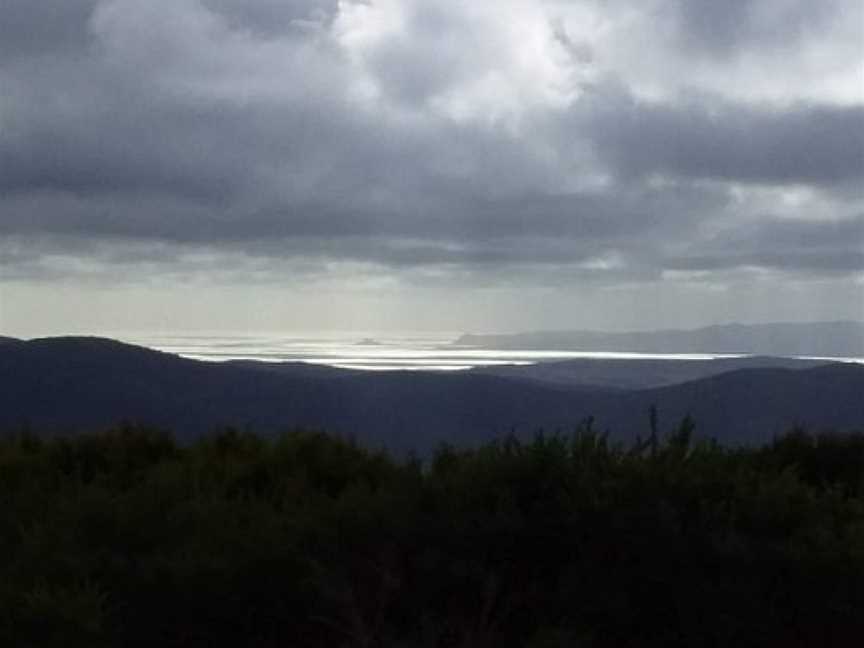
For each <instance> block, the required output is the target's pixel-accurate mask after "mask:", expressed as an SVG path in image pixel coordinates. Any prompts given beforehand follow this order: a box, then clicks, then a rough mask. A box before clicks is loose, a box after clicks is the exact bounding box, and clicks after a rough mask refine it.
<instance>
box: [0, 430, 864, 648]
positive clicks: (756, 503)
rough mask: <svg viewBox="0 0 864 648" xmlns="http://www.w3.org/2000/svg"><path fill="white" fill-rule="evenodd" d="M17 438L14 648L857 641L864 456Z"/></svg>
mask: <svg viewBox="0 0 864 648" xmlns="http://www.w3.org/2000/svg"><path fill="white" fill-rule="evenodd" d="M690 432H691V426H690V424H689V422H686V421H685V422H684V424H682V427H681V429H680V430H678V431H677V432H676V433H675V434H673V435H671V436H670V437H669V438H667V439H666V440H664V441H662V442H657V440H656V437H652V438H651V439H649V440H648V441H646V442H643V443H638V444H636V445H635V446H634V447H631V448H623V447H618V446H613V445H611V444H609V443H607V441H606V440H605V438H604V437H603V436H602V435H598V434H596V433H594V432H592V431H591V429H590V425H587V424H586V425H585V426H583V427H582V428H581V429H580V430H578V431H577V432H576V433H575V434H573V435H569V436H562V435H554V436H546V437H543V436H538V437H537V438H536V439H535V440H533V441H530V442H519V441H516V440H513V439H511V440H503V441H500V442H496V443H490V444H488V445H486V446H484V447H481V448H479V449H474V450H465V451H461V450H455V449H453V448H447V447H443V448H441V449H440V450H439V451H438V452H437V453H436V454H435V456H434V458H432V459H430V460H429V461H428V462H426V463H424V464H421V463H420V462H419V461H410V460H409V461H396V460H393V459H391V458H389V457H388V456H386V455H384V454H378V453H374V452H369V451H367V450H364V449H361V448H358V447H356V446H354V445H352V444H350V443H347V442H344V441H341V440H338V439H334V438H331V437H329V436H327V435H325V434H319V433H310V432H296V433H290V434H286V435H284V436H282V437H280V438H278V439H275V440H269V441H268V440H264V439H261V438H257V437H254V436H251V435H244V434H238V433H234V432H227V433H224V434H221V435H219V436H215V437H212V438H209V439H206V440H202V441H200V442H198V443H197V444H195V445H192V446H190V447H179V446H178V445H176V444H175V443H174V442H173V441H172V439H171V437H170V436H168V435H164V434H160V433H157V432H154V431H149V430H145V429H136V428H127V429H120V430H115V431H113V432H110V433H106V434H99V435H92V436H82V437H78V438H75V439H55V440H39V439H38V438H36V437H34V436H32V435H18V436H14V437H7V438H6V439H5V440H3V441H0V555H2V556H3V559H2V561H0V644H2V645H6V646H54V645H57V646H60V645H62V646H69V645H81V646H94V647H98V646H131V647H135V646H141V647H145V646H146V647H148V648H149V647H151V646H231V647H232V648H235V647H242V646H273V647H276V646H279V647H281V646H285V647H288V646H290V647H299V648H304V647H313V646H315V647H318V646H320V647H325V646H326V647H328V648H332V647H338V646H346V647H347V646H351V647H354V646H357V647H360V646H364V647H371V646H403V647H405V648H408V647H417V648H420V647H430V648H431V647H439V646H440V647H444V646H454V647H457V646H458V647H469V646H470V647H487V646H488V647H492V646H495V647H496V648H497V647H505V648H506V647H508V646H514V647H515V646H529V647H534V648H541V647H549V648H552V647H558V646H598V647H604V646H733V645H734V646H768V645H778V646H779V645H782V646H786V647H790V646H832V645H833V646H848V645H857V640H858V639H860V635H859V633H860V632H861V631H862V630H864V617H862V614H861V611H862V610H864V436H862V435H852V434H848V435H811V434H808V433H805V432H801V431H797V432H792V433H790V434H788V435H786V436H784V437H782V438H780V439H778V440H776V441H775V442H774V443H773V444H772V445H770V446H768V447H764V448H761V449H729V448H723V447H720V446H719V445H717V444H714V443H708V442H699V443H695V444H694V443H692V442H691V440H690Z"/></svg>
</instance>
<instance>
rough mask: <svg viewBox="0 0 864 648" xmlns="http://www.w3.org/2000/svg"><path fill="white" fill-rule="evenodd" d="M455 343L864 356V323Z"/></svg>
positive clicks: (535, 335) (469, 338) (517, 336)
mask: <svg viewBox="0 0 864 648" xmlns="http://www.w3.org/2000/svg"><path fill="white" fill-rule="evenodd" d="M455 344H457V345H466V346H478V347H489V348H495V349H508V350H514V349H524V350H536V349H543V350H558V351H564V350H579V351H622V352H625V351H632V352H636V353H747V354H755V355H767V356H817V357H864V323H861V322H815V323H781V324H724V325H717V326H708V327H705V328H699V329H690V330H664V331H645V332H631V333H603V332H598V331H538V332H532V333H513V334H504V335H472V334H465V335H463V336H461V337H460V338H459V339H458V340H456V342H455Z"/></svg>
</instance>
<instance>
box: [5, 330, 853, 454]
mask: <svg viewBox="0 0 864 648" xmlns="http://www.w3.org/2000/svg"><path fill="white" fill-rule="evenodd" d="M0 388H2V389H0V429H5V430H14V429H17V428H20V427H21V426H24V425H28V426H30V427H32V429H34V430H38V431H46V432H58V433H62V432H66V433H73V432H76V431H80V430H85V429H93V428H94V427H95V428H99V427H105V426H110V425H112V424H115V423H117V422H119V421H131V422H138V423H148V424H153V425H157V426H162V427H166V428H170V429H171V430H173V431H174V432H175V433H176V434H177V435H178V437H180V438H181V439H183V440H189V439H192V438H195V437H197V436H199V435H201V434H204V433H207V432H209V431H212V430H214V429H217V428H219V427H221V426H228V425H231V426H237V427H241V428H248V429H251V430H254V431H258V432H262V433H268V432H273V431H277V430H281V429H287V428H294V427H313V428H319V429H327V430H329V431H331V432H334V433H337V434H342V435H349V436H352V437H354V438H356V439H357V440H358V441H360V442H362V443H365V444H371V445H374V446H386V447H388V448H390V449H392V450H394V451H399V452H402V451H408V450H417V451H418V452H420V453H424V452H427V451H428V450H429V449H430V448H431V447H433V446H435V445H437V444H438V443H439V442H441V441H449V442H453V443H456V444H473V443H476V442H479V441H483V440H487V439H489V438H491V437H494V436H496V435H500V434H502V433H507V432H510V431H514V432H516V433H517V434H522V435H526V434H531V433H533V432H535V431H536V430H538V429H540V428H544V429H546V430H551V429H565V430H566V429H572V428H573V427H575V426H576V425H577V424H578V423H579V422H580V421H581V420H582V419H584V418H585V417H588V416H593V417H594V418H595V420H596V422H597V425H598V426H599V427H601V428H603V429H607V428H608V429H609V430H611V432H612V433H613V436H614V437H616V438H620V439H630V438H633V437H635V436H636V435H637V434H639V435H642V436H645V434H646V432H647V411H648V408H649V407H650V406H651V405H656V406H657V407H658V409H659V412H660V419H661V427H662V428H664V429H667V430H668V429H671V428H672V427H674V426H675V425H676V424H677V423H678V421H679V420H680V418H681V417H683V416H684V415H685V414H690V415H692V416H693V417H694V418H695V419H696V422H697V433H699V434H703V435H707V436H713V437H716V438H718V439H720V440H726V441H734V442H742V443H756V442H761V441H764V440H766V439H768V438H770V437H771V435H773V434H774V433H777V432H780V431H782V430H784V429H786V428H788V427H789V426H791V425H794V424H806V425H809V426H812V427H815V428H840V429H852V428H862V427H864V398H862V394H864V367H861V366H857V365H843V364H829V365H823V366H817V367H814V368H808V369H786V368H745V369H737V370H735V371H731V372H727V373H722V374H719V375H714V376H710V377H707V378H700V379H697V380H691V381H688V382H684V383H682V384H676V385H671V386H665V387H658V388H653V389H638V390H620V389H617V390H611V389H609V388H608V385H599V386H597V385H581V386H578V387H574V386H566V385H553V384H548V383H542V382H539V381H536V380H533V379H520V378H514V377H502V376H495V375H484V374H479V373H472V372H465V373H456V374H442V373H433V372H428V373H424V372H380V373H379V372H369V373H367V372H357V371H350V370H340V369H333V368H328V367H314V366H310V365H304V364H302V363H291V364H278V365H272V364H269V363H255V362H226V363H213V362H202V361H197V360H189V359H185V358H181V357H179V356H175V355H172V354H168V353H162V352H158V351H153V350H150V349H146V348H143V347H137V346H133V345H129V344H124V343H120V342H116V341H113V340H107V339H102V338H75V337H67V338H46V339H37V340H31V341H27V342H21V343H19V344H7V345H3V346H2V347H0Z"/></svg>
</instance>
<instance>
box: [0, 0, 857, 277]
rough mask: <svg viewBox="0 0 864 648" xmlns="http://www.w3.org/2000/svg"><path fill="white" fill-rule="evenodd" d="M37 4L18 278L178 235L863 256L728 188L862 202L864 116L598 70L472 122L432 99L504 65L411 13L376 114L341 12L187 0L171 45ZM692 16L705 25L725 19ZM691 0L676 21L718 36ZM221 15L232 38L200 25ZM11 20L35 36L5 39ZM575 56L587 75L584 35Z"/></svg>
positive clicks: (658, 256)
mask: <svg viewBox="0 0 864 648" xmlns="http://www.w3.org/2000/svg"><path fill="white" fill-rule="evenodd" d="M37 4H38V3H33V2H28V3H23V2H19V1H18V0H16V1H15V2H13V3H12V4H6V5H4V7H3V8H2V9H0V25H4V21H3V20H2V18H3V17H5V16H15V17H16V18H15V20H12V21H5V26H3V27H0V43H2V44H0V83H2V84H3V87H4V93H3V94H2V96H0V233H2V235H3V236H5V237H7V238H10V237H15V236H20V237H23V238H24V239H26V240H27V241H28V242H29V243H28V244H30V245H32V246H33V247H32V249H33V250H34V252H30V253H28V254H26V255H25V254H24V253H23V252H21V250H20V249H16V250H13V249H12V248H8V249H7V250H6V252H4V253H2V254H0V264H2V265H3V266H4V267H5V269H6V271H4V272H5V276H7V277H8V276H10V274H11V270H9V269H10V268H16V272H17V273H18V274H19V275H20V274H21V273H24V274H26V272H27V270H26V269H27V268H30V269H32V272H34V273H36V272H37V270H36V269H37V268H38V267H39V263H38V255H39V252H36V251H35V250H41V253H42V254H44V256H46V257H50V256H52V255H59V256H63V255H64V254H66V255H71V256H76V255H77V256H78V257H81V258H83V259H85V260H92V261H93V262H94V263H95V264H97V265H98V264H103V265H104V266H106V267H113V266H114V265H116V264H122V263H127V264H133V265H134V264H139V265H142V264H145V265H146V264H153V265H152V267H154V268H155V267H162V268H165V272H170V271H171V268H173V267H180V266H181V265H182V263H183V262H182V259H181V257H182V254H181V252H180V248H183V249H188V250H193V251H197V250H203V251H207V252H208V253H210V252H212V253H214V254H216V253H219V254H226V255H233V256H231V258H232V259H236V258H237V256H238V255H239V256H243V257H245V258H247V259H254V258H260V259H263V262H264V263H265V266H266V267H270V264H273V265H272V267H273V268H274V270H273V273H274V274H275V273H277V272H278V268H279V267H280V266H279V262H280V261H286V260H287V261H292V260H294V261H296V260H300V259H303V260H305V261H308V260H309V259H313V260H314V261H315V264H314V268H317V269H319V270H320V271H321V272H325V271H326V262H327V261H328V260H335V261H356V262H368V263H371V264H376V265H378V266H381V267H383V268H385V269H393V270H394V271H396V272H399V271H410V270H412V269H416V268H420V267H424V266H447V267H450V268H453V267H459V268H461V269H463V270H465V271H466V272H468V273H469V274H471V272H476V273H481V274H485V275H486V276H492V275H493V274H494V273H496V272H497V273H500V275H501V276H502V277H504V276H506V275H507V274H508V273H516V274H519V275H520V276H522V273H525V276H528V275H530V276H535V275H534V274H533V273H534V272H535V270H534V269H536V267H543V268H546V271H547V272H550V273H552V274H555V273H557V272H559V271H560V272H561V274H560V275H556V276H566V277H573V276H577V277H580V278H586V277H591V276H594V275H605V276H606V277H609V278H611V279H622V278H629V279H633V278H639V277H642V278H643V279H646V280H647V279H651V280H653V279H656V278H657V274H658V272H659V270H660V269H662V268H664V267H665V268H671V269H676V268H677V269H688V268H689V269H713V268H721V267H725V268H728V267H736V266H739V265H765V266H771V267H777V268H793V269H794V268H796V267H801V268H803V269H814V270H819V271H822V270H825V269H828V268H829V267H834V268H836V269H837V270H838V271H840V270H845V271H858V270H860V249H858V248H856V247H855V242H856V241H858V242H860V241H861V240H862V237H864V233H862V232H861V225H860V221H850V222H851V223H852V224H848V223H847V224H846V225H843V226H842V227H841V226H839V225H838V226H836V227H835V226H833V225H826V224H825V222H815V221H814V222H812V223H808V224H806V226H801V227H799V228H797V229H796V228H794V227H791V226H787V225H778V224H777V223H776V222H774V223H773V224H772V226H771V227H766V228H764V229H759V228H757V229H755V230H751V229H747V227H746V226H744V225H742V226H741V227H740V228H739V227H738V226H739V225H740V224H741V223H745V222H747V221H748V219H751V217H752V216H753V214H749V213H747V214H738V213H736V211H735V210H736V206H735V204H734V203H733V202H732V201H731V198H730V183H744V184H749V185H752V186H761V185H765V184H769V185H770V184H776V185H784V184H798V183H802V184H806V185H811V186H817V187H819V188H820V190H821V191H824V192H826V193H828V194H830V195H831V196H839V197H838V198H837V200H838V201H840V202H842V201H847V202H854V200H857V199H858V195H859V193H860V192H858V191H857V190H855V189H854V187H855V186H856V183H857V182H858V181H860V180H861V178H862V177H864V107H862V106H860V105H857V106H847V107H838V106H835V105H829V104H826V105H821V106H814V105H801V104H795V103H792V104H791V105H789V106H786V107H780V108H776V107H775V108H767V107H765V106H759V105H753V104H742V103H734V102H732V101H730V100H727V99H724V98H722V97H709V96H703V97H701V98H694V99H692V100H690V101H688V102H685V103H680V102H678V103H675V102H671V101H667V102H666V103H653V104H652V103H639V102H637V101H636V100H634V99H633V96H634V93H633V92H631V89H630V88H629V87H628V86H627V79H620V80H618V81H617V83H618V85H617V86H615V85H613V82H612V81H610V80H609V79H600V80H599V81H598V82H597V84H596V85H595V86H594V89H593V90H591V91H588V92H586V93H584V94H583V95H582V96H581V97H580V98H578V99H575V100H574V101H573V102H572V103H571V104H569V105H566V106H562V105H545V104H542V102H540V103H539V106H537V105H534V104H531V103H530V102H528V101H526V106H527V107H526V108H525V110H524V114H523V115H521V121H519V122H518V123H517V125H516V126H512V127H511V126H510V125H508V124H503V125H502V124H500V123H497V122H495V121H494V120H488V121H484V120H482V119H478V120H476V121H472V120H470V119H465V120H461V121H460V120H459V119H456V118H452V117H450V116H447V115H442V114H440V113H438V112H435V111H434V110H432V109H431V108H430V106H429V105H428V104H429V100H430V99H431V98H433V97H434V96H436V94H438V93H440V92H441V91H442V90H444V89H448V88H451V87H455V86H458V85H459V83H461V82H462V81H464V80H465V79H467V78H469V77H471V75H475V76H479V78H480V79H484V78H486V77H485V76H484V75H486V74H488V73H489V72H494V71H495V70H496V66H497V65H499V64H500V62H499V61H497V60H496V59H495V56H494V54H495V52H494V51H493V50H485V49H484V48H483V47H482V45H483V42H482V41H483V38H484V36H485V34H484V33H483V32H481V31H479V27H477V26H475V25H464V24H458V21H457V22H454V20H453V18H452V16H450V15H448V14H447V12H446V11H445V10H444V9H442V8H440V7H431V6H430V7H425V6H424V7H423V8H422V9H417V10H416V11H415V12H414V13H412V14H410V15H409V16H408V28H407V36H405V35H402V36H400V37H399V38H395V39H393V40H391V41H386V39H385V42H383V43H382V44H381V45H380V47H378V48H377V49H375V51H374V52H372V53H371V54H370V55H369V58H368V60H365V61H364V63H365V64H366V67H364V69H363V73H368V74H370V75H372V77H373V78H372V80H373V81H374V82H375V83H376V84H377V87H378V88H379V89H381V90H382V91H383V95H382V96H381V97H377V98H376V99H374V100H368V101H365V102H364V100H360V99H358V98H357V97H356V96H355V95H353V94H352V91H353V90H352V89H353V86H352V84H353V83H354V82H355V81H356V80H357V76H358V75H359V74H360V72H358V71H357V69H355V68H354V67H352V63H351V61H350V60H349V59H350V57H349V56H347V54H346V53H345V52H343V51H341V50H340V49H339V45H338V43H336V42H335V41H334V40H333V39H332V38H330V37H329V36H328V32H327V30H328V28H329V26H331V21H332V20H333V17H334V15H335V12H336V11H337V8H336V3H334V2H331V1H325V0H320V1H318V0H309V1H304V2H299V1H297V2H276V1H275V0H267V1H264V2H255V3H248V2H240V1H239V0H205V1H204V4H203V5H199V4H198V3H184V7H186V9H189V11H190V12H191V13H190V14H189V17H188V19H189V20H188V23H183V24H182V25H181V27H177V29H178V30H182V29H185V30H186V31H185V32H182V31H181V33H177V34H166V33H163V31H164V30H162V26H163V23H162V22H160V20H165V17H164V16H160V15H156V16H155V17H154V16H153V15H151V14H148V16H149V18H148V19H149V20H152V21H153V22H152V23H147V24H140V25H139V24H137V23H135V24H131V23H132V21H130V24H127V23H125V22H124V20H125V18H126V17H125V16H124V15H123V13H122V12H119V11H118V12H115V13H113V14H111V13H110V12H108V13H105V8H106V7H109V8H110V5H108V4H106V3H101V4H100V5H99V6H100V7H101V8H102V9H103V11H102V12H101V13H99V14H98V16H97V18H98V20H96V19H94V13H93V10H94V7H95V6H96V3H93V2H90V3H87V2H83V1H81V2H77V1H76V2H68V3H66V4H63V8H62V10H61V11H60V13H59V14H58V16H59V18H57V19H56V20H55V19H54V18H53V17H49V16H48V14H47V13H44V12H41V10H37V9H34V8H33V7H34V6H35V5H37ZM698 5H699V7H701V8H702V10H704V11H705V12H706V14H705V15H706V16H707V17H706V18H705V19H706V20H708V21H709V22H710V21H711V20H712V19H711V18H710V16H711V15H716V12H717V11H719V10H717V9H713V8H710V7H708V5H707V4H705V3H701V2H700V3H698ZM52 6H53V5H52ZM141 6H144V5H141ZM154 6H155V5H154ZM159 6H161V7H162V8H163V10H166V11H167V10H168V9H167V8H169V7H170V6H171V5H170V3H164V4H162V5H159ZM417 6H419V5H417ZM693 6H694V7H695V5H693ZM201 7H205V8H207V9H209V10H210V11H212V12H214V13H213V14H212V15H211V14H206V15H205V16H204V17H202V14H201ZM682 7H684V5H683V4H682V5H679V9H681V11H683V12H684V13H682V14H681V16H682V18H681V20H684V21H685V22H686V23H687V25H689V26H687V27H683V26H682V27H681V28H682V29H687V30H689V31H688V33H692V34H694V35H697V34H699V33H700V32H699V30H700V29H703V28H705V29H707V28H706V26H705V25H702V24H701V23H699V20H702V18H698V20H697V14H691V13H688V12H695V11H697V9H696V8H691V9H686V10H685V9H682ZM415 8H416V7H415ZM750 8H751V5H749V4H747V3H744V2H742V1H740V0H739V1H738V2H736V3H734V4H732V5H729V7H728V12H729V13H728V15H727V14H724V18H723V20H728V21H729V22H728V23H723V22H722V20H721V21H720V22H718V23H717V31H718V33H717V34H715V35H714V37H715V38H716V41H715V42H714V44H713V45H712V44H711V43H709V42H707V41H706V44H705V46H706V47H716V48H720V49H722V48H726V47H731V45H730V44H729V43H731V42H732V41H731V40H729V39H734V38H738V37H739V36H740V37H741V38H744V37H747V38H753V39H758V38H761V37H759V36H758V34H759V30H760V29H762V27H759V28H758V29H757V28H756V27H752V29H751V28H748V29H749V31H748V29H744V30H742V33H741V34H739V33H738V32H736V31H735V29H734V24H736V23H737V21H738V20H739V19H740V20H744V18H745V16H746V15H749V12H750ZM58 9H59V5H58ZM154 11H155V10H154ZM64 12H66V13H64ZM157 13H158V12H157ZM685 14H686V15H685ZM699 15H701V14H699ZM795 15H797V14H795ZM214 16H215V18H214ZM734 16H738V18H734ZM61 18H62V19H61ZM205 18H206V19H207V20H210V19H212V21H213V22H212V24H211V23H208V25H209V27H208V29H216V30H217V31H218V33H217V36H216V37H214V36H213V35H212V34H210V33H209V32H207V30H202V32H201V33H199V31H196V30H197V29H198V27H197V23H196V20H205ZM718 20H720V19H719V18H718ZM796 20H797V18H794V17H789V18H788V21H789V24H790V25H797V24H798V23H797V22H795V21H796ZM16 21H17V22H16ZM112 21H113V22H112ZM14 24H17V25H18V28H17V29H18V30H19V31H20V32H22V33H24V32H26V34H27V38H29V39H31V40H30V41H28V42H25V39H24V38H23V37H22V34H21V33H18V34H17V35H14V34H11V32H10V34H9V36H10V38H9V39H8V40H4V39H3V36H4V32H3V31H2V30H4V29H9V27H8V25H14ZM213 25H215V27H213ZM316 25H317V27H315V26H316ZM724 25H725V26H724ZM313 27H315V28H314V29H313ZM814 28H815V27H814ZM316 29H317V31H316ZM123 30H127V31H123ZM559 32H560V30H559ZM551 33H552V34H553V37H555V38H558V39H559V40H560V39H562V38H564V36H566V34H564V35H563V36H562V34H561V33H558V32H555V30H552V32H551ZM724 33H725V36H724V35H723V34H724ZM13 36H14V38H13ZM187 36H188V38H187ZM568 38H569V37H568ZM705 38H706V39H707V38H709V36H705ZM16 39H17V40H16ZM126 39H133V40H134V41H135V42H133V43H128V42H127V40H126ZM159 39H169V40H170V39H174V40H170V42H169V43H168V45H165V46H164V47H162V46H160V45H157V44H156V43H157V42H159V43H161V42H162V41H160V40H159ZM208 39H209V40H208ZM724 39H726V40H724ZM565 40H566V39H565ZM727 41H728V42H727ZM61 45H62V47H63V48H65V49H64V55H62V56H58V55H57V53H56V51H55V48H56V47H60V46H61ZM127 45H129V47H128V48H127V47H126V46H127ZM562 46H563V47H564V49H565V50H566V51H567V52H569V54H570V56H571V58H575V59H578V61H579V62H580V63H581V64H585V65H589V64H591V63H592V61H591V56H589V55H588V50H587V45H586V46H585V47H582V46H577V45H575V44H574V43H573V42H571V41H569V40H566V42H564V43H562ZM4 48H5V49H4ZM172 48H173V49H172ZM580 48H581V49H580ZM34 57H35V58H34ZM471 78H473V77H471ZM518 90H519V91H523V89H522V88H518ZM524 92H528V90H524ZM514 94H515V95H516V96H519V93H518V92H514ZM656 175H659V176H663V177H662V178H661V179H662V181H663V182H662V183H661V184H659V185H657V184H654V183H653V181H654V180H655V179H656V178H654V177H653V176H656ZM594 176H596V178H599V179H598V180H596V181H595V180H592V179H591V178H592V177H594ZM706 181H707V182H706ZM592 183H593V184H592ZM583 185H584V186H583ZM850 187H852V189H850ZM843 192H845V193H843ZM818 216H821V215H814V218H815V217H818ZM774 220H776V219H774ZM772 222H773V221H772ZM721 225H722V227H721ZM843 227H845V228H847V229H843ZM718 228H719V229H720V230H722V232H723V234H722V235H718V236H715V237H714V238H711V235H710V234H708V235H706V234H705V232H706V231H708V232H711V231H714V230H717V229H718ZM736 228H738V229H736ZM735 231H739V232H745V233H746V234H739V235H732V234H730V232H735ZM87 242H89V245H88V243H87ZM101 248H104V249H101ZM673 248H674V249H673ZM133 250H134V251H133ZM856 254H857V256H856ZM832 259H833V261H832ZM606 261H609V262H608V263H606ZM149 267H150V266H148V268H149ZM322 267H324V268H325V269H323V270H322V269H321V268H322ZM526 268H534V269H532V270H530V271H529V270H528V269H526ZM562 269H563V270H562ZM265 274H266V273H265ZM536 276H537V277H538V281H541V279H539V277H540V274H539V273H538V274H537V275H536ZM542 280H544V281H548V280H549V276H548V275H547V276H546V278H545V279H542Z"/></svg>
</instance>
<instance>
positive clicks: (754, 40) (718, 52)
mask: <svg viewBox="0 0 864 648" xmlns="http://www.w3.org/2000/svg"><path fill="white" fill-rule="evenodd" d="M859 12H860V4H859V3H856V2H854V1H851V2H850V1H849V0H823V1H821V2H811V1H810V0H724V1H723V2H714V1H712V0H674V1H673V2H669V3H663V4H662V5H661V9H660V16H661V17H662V19H665V20H669V21H670V22H671V23H672V24H673V25H674V29H675V32H676V35H677V38H678V39H679V40H680V42H681V43H682V45H684V46H685V47H686V48H687V49H688V50H691V51H697V52H702V53H705V54H708V55H711V56H724V57H728V56H732V57H734V56H736V55H737V54H738V53H740V51H741V49H742V48H751V47H758V48H786V49H790V48H794V47H795V46H797V45H798V43H799V42H800V41H801V40H802V39H805V38H807V37H808V36H813V35H818V34H820V32H821V31H822V30H823V29H824V28H825V26H826V24H827V23H830V21H831V20H835V19H836V18H837V17H838V16H843V15H844V14H846V15H847V17H848V18H849V19H854V17H855V15H858V16H859V17H860V13H859ZM849 14H852V15H849Z"/></svg>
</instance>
